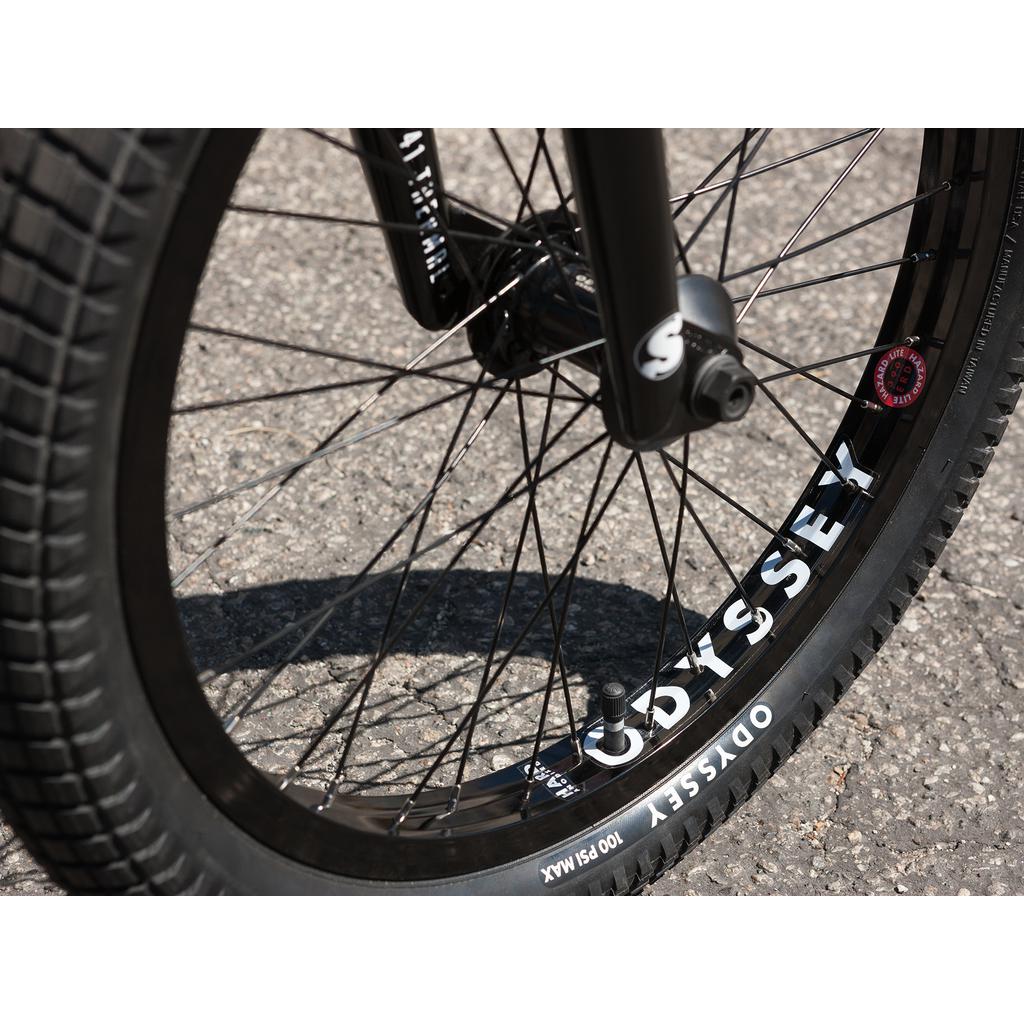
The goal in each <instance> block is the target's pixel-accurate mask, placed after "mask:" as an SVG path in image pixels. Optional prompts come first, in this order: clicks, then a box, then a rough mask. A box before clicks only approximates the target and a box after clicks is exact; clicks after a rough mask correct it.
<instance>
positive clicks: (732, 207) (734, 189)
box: [718, 132, 749, 281]
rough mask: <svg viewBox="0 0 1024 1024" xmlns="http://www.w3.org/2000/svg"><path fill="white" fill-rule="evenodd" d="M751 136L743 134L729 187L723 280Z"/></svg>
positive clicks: (720, 271)
mask: <svg viewBox="0 0 1024 1024" xmlns="http://www.w3.org/2000/svg"><path fill="white" fill-rule="evenodd" d="M748 140H749V136H748V135H747V133H746V132H744V134H743V145H742V146H741V147H740V152H739V156H737V157H736V175H737V177H736V180H735V181H734V182H733V183H732V185H731V187H730V188H729V212H728V213H727V214H726V217H725V233H724V235H723V237H722V257H721V259H720V260H719V261H718V280H719V281H721V280H722V278H723V277H725V265H726V263H727V262H728V260H729V242H730V241H731V239H732V222H733V218H734V217H735V216H736V198H737V197H738V196H739V192H740V180H741V177H740V176H741V175H742V174H743V169H744V167H746V165H747V163H748V161H747V159H746V155H747V142H748Z"/></svg>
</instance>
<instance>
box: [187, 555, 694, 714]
mask: <svg viewBox="0 0 1024 1024" xmlns="http://www.w3.org/2000/svg"><path fill="white" fill-rule="evenodd" d="M441 575H442V574H441V572H440V571H433V570H418V571H413V572H411V573H410V574H409V578H408V582H407V584H406V588H405V593H404V595H403V598H402V602H401V605H400V608H399V611H398V613H397V615H396V616H395V620H394V621H395V623H396V625H398V626H400V625H401V624H402V623H403V621H404V620H405V618H406V616H407V615H408V614H409V612H410V611H411V610H412V609H413V608H414V607H415V605H416V604H417V602H419V601H420V600H421V598H423V597H424V596H425V595H426V594H427V593H428V591H429V590H430V589H431V587H434V586H435V585H436V584H437V583H438V580H439V579H440V577H441ZM507 580H508V577H507V575H506V574H505V573H501V572H487V571H483V570H477V569H458V570H454V571H452V572H451V573H449V574H448V577H447V579H445V580H444V582H443V583H441V585H440V586H438V587H437V589H436V590H435V591H434V593H433V594H431V595H430V596H429V598H428V599H427V600H426V602H425V604H424V606H423V608H422V609H421V610H420V612H419V614H418V615H416V617H415V618H414V619H413V620H412V621H411V622H410V623H409V624H408V626H406V627H405V629H404V630H403V632H402V633H401V636H400V638H399V639H398V641H397V643H396V644H395V645H394V647H393V648H392V649H391V653H392V654H393V655H395V656H399V657H401V656H405V657H408V656H409V655H416V656H419V657H430V658H431V659H432V663H434V665H435V671H436V670H437V667H438V665H440V666H443V668H442V672H443V671H448V670H451V669H453V668H456V667H458V665H459V663H460V661H464V660H465V658H466V657H467V656H472V657H474V658H476V659H480V660H481V661H482V660H483V659H486V657H487V654H488V651H489V650H490V647H491V643H492V641H493V636H494V629H495V623H496V621H497V618H498V615H499V612H500V609H501V605H502V601H503V599H504V595H505V588H506V585H507ZM349 582H350V578H347V577H339V576H335V577H328V578H325V579H299V580H288V581H285V582H281V583H276V584H272V585H267V586H256V587H249V588H242V589H238V590H234V591H228V592H226V593H223V594H202V595H195V596H190V597H184V598H181V599H179V601H178V609H179V614H180V615H181V619H182V623H183V625H184V628H185V633H186V636H187V637H188V640H189V644H190V647H191V650H192V657H193V660H194V661H195V664H196V667H197V669H198V670H200V671H203V670H206V669H210V668H214V667H216V666H218V665H220V664H222V663H223V662H225V661H226V660H227V659H229V658H233V657H234V656H235V655H236V654H237V652H238V651H239V650H245V649H246V648H247V647H250V646H252V645H254V644H256V643H258V642H259V641H260V640H261V639H262V638H263V637H266V636H269V635H271V634H272V633H274V632H275V631H277V630H279V629H281V627H282V626H284V625H286V624H287V623H288V622H292V621H295V620H296V619H299V618H301V617H302V616H303V615H306V614H308V613H309V612H310V611H312V610H314V609H316V608H318V607H320V606H321V605H323V604H324V603H326V602H327V601H329V600H331V599H332V598H333V597H334V596H336V595H337V594H339V593H341V592H342V591H343V590H344V589H345V587H346V586H347V585H348V584H349ZM396 587H397V577H394V578H392V579H390V580H382V581H381V582H380V584H379V585H376V586H372V587H369V588H367V589H366V590H364V591H362V592H361V593H360V594H359V595H358V596H357V597H355V598H354V599H353V600H352V601H351V602H348V603H346V604H344V605H342V606H341V607H339V609H338V610H337V612H336V613H335V614H334V616H333V617H332V618H331V619H330V620H329V622H328V623H327V624H326V625H325V626H324V627H323V629H321V630H320V631H319V632H318V633H317V635H316V636H315V637H314V638H313V639H312V640H311V641H310V642H309V643H308V644H307V645H306V646H305V648H304V649H303V650H302V651H301V652H300V653H299V654H298V656H297V657H295V658H294V659H292V661H293V663H296V664H302V663H313V662H328V661H331V660H332V659H339V658H341V659H343V658H346V657H350V658H360V659H364V660H365V659H368V658H372V657H373V656H374V655H375V654H376V653H377V650H378V646H379V644H380V640H381V636H382V634H383V631H384V628H385V626H386V624H387V622H388V616H389V612H390V610H391V605H392V601H393V598H394V594H395V590H396ZM545 593H546V589H545V587H544V583H543V577H542V575H541V573H540V572H535V571H526V570H523V571H521V572H520V573H519V574H518V576H517V578H516V583H515V587H514V589H513V592H512V596H511V598H510V600H509V604H508V609H507V612H506V617H505V625H504V629H503V632H502V637H501V641H500V643H499V644H498V647H497V654H496V661H497V660H500V658H501V657H502V656H503V655H504V654H505V653H506V652H507V651H508V649H509V647H510V645H511V644H512V643H514V642H515V640H516V639H517V638H518V636H519V635H520V633H521V631H522V630H523V629H524V628H525V627H526V626H527V624H528V623H529V621H530V619H531V617H532V616H533V615H534V613H535V611H536V609H537V608H538V606H539V605H540V603H541V601H542V600H543V598H544V595H545ZM563 599H564V585H563V586H561V587H559V589H558V590H557V591H556V593H555V597H554V599H553V600H552V602H551V605H552V606H553V608H554V612H555V618H556V621H557V619H558V617H559V616H560V615H561V609H562V601H563ZM661 611H662V602H661V600H660V598H659V597H657V596H655V595H653V594H651V593H648V592H646V591H642V590H639V589H637V588H635V587H631V586H629V585H627V584H625V583H611V582H605V581H602V580H598V579H592V578H587V577H584V576H580V577H578V578H577V579H576V581H575V584H574V586H573V593H572V605H571V608H570V611H569V615H568V619H567V625H566V633H565V637H564V640H563V645H562V646H563V654H564V657H565V660H566V666H567V669H568V670H569V672H570V673H571V674H572V675H574V676H575V677H577V678H578V679H580V680H582V681H583V682H584V683H585V684H586V687H587V689H588V694H589V697H588V705H592V704H593V702H594V700H595V695H596V693H597V692H598V691H599V689H600V686H601V684H602V683H604V682H606V681H608V680H617V681H620V682H623V683H624V684H626V685H627V686H631V685H638V684H639V683H641V682H643V681H644V680H645V679H647V678H648V677H649V676H650V674H651V672H652V670H653V666H654V656H655V652H656V650H657V641H658V630H659V626H660V623H661ZM684 616H685V619H686V626H687V629H688V630H689V632H690V635H691V637H695V636H696V635H697V632H698V631H699V629H700V628H701V626H702V624H703V623H704V621H705V618H704V617H703V616H701V615H699V614H698V613H697V612H694V611H692V610H689V609H685V610H684ZM392 628H393V629H394V628H396V627H394V626H393V627H392ZM302 636H303V630H302V629H301V628H300V629H298V630H296V631H294V632H292V633H290V634H289V635H288V636H287V637H286V638H284V639H283V640H281V641H280V642H279V643H278V644H276V645H274V646H271V647H268V648H266V649H264V650H261V651H258V652H256V653H254V654H252V655H251V656H250V657H248V658H246V659H245V660H243V661H242V662H241V664H240V665H239V670H240V671H246V670H256V671H266V670H270V669H273V668H274V667H276V666H277V665H278V664H279V663H280V662H281V661H282V660H284V659H285V656H286V655H287V654H288V653H290V650H291V649H292V648H293V647H294V645H295V644H296V642H297V641H298V640H299V638H301V637H302ZM682 646H683V636H682V630H681V628H680V626H679V623H678V619H677V617H676V615H675V613H674V611H673V612H671V613H670V618H669V628H668V630H667V631H666V644H665V657H666V658H667V657H670V656H671V655H672V654H673V653H674V652H676V651H677V650H679V649H680V648H681V647H682ZM552 648H553V632H552V626H551V618H550V614H549V612H548V610H547V608H545V609H544V610H543V611H542V612H541V614H540V616H539V618H537V620H536V622H535V623H534V624H533V626H532V627H531V628H530V629H529V631H528V632H527V634H526V636H525V637H524V639H523V642H522V643H521V644H520V646H519V647H518V648H517V652H516V655H515V657H516V658H520V657H521V658H530V659H539V660H540V661H541V662H543V663H548V662H549V660H550V658H551V654H552ZM447 658H450V659H451V661H450V663H449V662H446V659H447ZM588 710H589V708H588Z"/></svg>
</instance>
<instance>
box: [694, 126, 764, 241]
mask: <svg viewBox="0 0 1024 1024" xmlns="http://www.w3.org/2000/svg"><path fill="white" fill-rule="evenodd" d="M770 132H771V129H770V128H766V129H765V130H764V131H763V132H761V136H760V138H758V140H757V142H755V143H754V145H753V146H752V147H751V149H750V152H749V153H748V154H747V156H746V158H745V160H744V161H743V163H741V164H740V170H741V171H742V169H743V168H744V167H746V166H747V164H749V163H750V162H751V161H752V160H753V159H754V157H756V156H757V154H758V151H759V150H760V149H761V147H762V146H763V145H764V144H765V142H767V141H768V135H769V133H770ZM753 134H754V130H753V129H751V130H750V131H749V132H744V133H743V138H742V139H741V140H740V142H739V152H741V153H742V152H744V151H745V150H746V146H747V143H748V142H749V141H750V139H751V137H752V136H753ZM733 182H734V183H735V185H737V186H738V185H739V174H738V173H737V175H736V176H735V177H734V178H733ZM730 195H735V192H723V193H722V194H721V195H720V196H719V197H718V198H717V199H716V200H715V201H714V202H713V203H712V204H711V208H710V209H709V210H708V212H707V213H706V214H704V216H703V217H702V218H701V221H700V223H699V224H698V225H697V226H696V228H694V229H693V231H692V232H691V234H690V237H689V238H688V239H687V240H686V242H685V243H684V244H683V252H684V253H686V254H687V255H689V252H690V250H691V249H692V248H693V246H694V244H695V243H696V242H697V240H698V239H699V238H700V236H701V235H702V234H703V233H704V229H705V228H706V227H707V226H708V224H710V223H711V221H712V220H713V219H714V217H715V215H716V214H717V213H718V211H719V210H720V209H721V207H722V203H724V202H725V201H726V199H728V198H729V196H730Z"/></svg>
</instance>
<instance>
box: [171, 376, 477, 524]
mask: <svg viewBox="0 0 1024 1024" xmlns="http://www.w3.org/2000/svg"><path fill="white" fill-rule="evenodd" d="M474 390H475V388H474V386H473V385H472V384H469V385H467V386H466V387H464V388H461V389H460V390H458V391H453V392H452V393H451V394H448V395H442V396H441V397H440V398H435V399H434V400H433V401H431V402H427V403H426V405H421V406H420V407H419V408H417V409H412V410H410V411H409V412H403V413H400V414H399V415H397V416H392V417H390V418H389V419H386V420H382V421H381V422H380V423H375V424H374V425H373V426H372V427H367V428H366V429H365V430H359V431H357V432H356V433H355V434H350V435H348V436H347V437H342V438H339V439H338V440H336V441H332V442H331V443H330V444H326V445H320V446H318V447H317V448H316V449H314V450H313V451H312V452H310V453H309V454H308V455H304V456H302V458H301V459H293V460H292V461H291V462H284V463H281V464H280V465H278V466H274V467H272V468H271V469H268V470H266V471H265V472H263V473H260V474H259V476H254V477H250V478H249V479H248V480H243V481H242V482H241V483H237V484H234V485H233V486H232V487H228V488H226V489H225V490H223V491H218V493H216V494H211V495H210V496H209V497H208V498H202V499H201V500H199V501H193V502H191V503H190V504H188V505H182V506H181V507H180V508H176V509H174V510H173V511H172V512H171V513H170V516H171V518H174V519H183V518H184V517H185V516H188V515H192V514H193V513H195V512H199V511H200V510H201V509H204V508H209V507H210V506H211V505H217V504H220V502H222V501H227V500H228V498H233V497H234V496H235V495H236V494H241V493H242V492H243V491H248V490H251V489H252V488H253V487H259V485H260V484H265V483H267V482H268V481H270V480H276V479H277V478H278V477H281V476H287V475H288V474H291V473H293V472H295V471H296V470H299V469H302V468H303V467H305V466H308V465H310V464H312V463H314V462H318V461H319V460H321V459H326V458H327V457H328V456H329V455H333V454H334V453H335V452H340V451H342V449H344V448H350V447H351V446H352V445H354V444H358V443H359V442H360V441H365V440H366V439H367V438H370V437H376V436H377V435H378V434H382V433H384V431H386V430H391V429H393V428H394V427H397V426H398V425H399V424H401V423H407V422H408V421H409V420H411V419H415V417H417V416H422V415H423V413H425V412H430V411H431V410H432V409H437V408H439V407H440V406H442V405H446V404H447V403H448V402H453V401H455V399H457V398H462V397H463V396H464V395H467V394H469V393H470V392H471V391H474Z"/></svg>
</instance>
